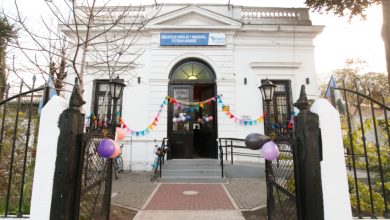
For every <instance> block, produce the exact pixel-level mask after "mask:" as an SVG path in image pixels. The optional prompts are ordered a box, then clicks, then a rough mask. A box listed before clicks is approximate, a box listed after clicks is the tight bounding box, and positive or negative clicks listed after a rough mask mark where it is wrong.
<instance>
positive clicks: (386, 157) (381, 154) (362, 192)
mask: <svg viewBox="0 0 390 220" xmlns="http://www.w3.org/2000/svg"><path fill="white" fill-rule="evenodd" d="M343 119H344V120H342V124H343V127H342V128H343V130H346V129H347V126H346V121H345V118H343ZM375 123H376V124H377V126H378V129H377V131H378V133H377V134H378V142H379V143H378V144H379V145H378V147H377V145H376V142H375V138H374V133H373V127H374V121H373V119H372V118H367V119H366V120H365V121H364V124H363V126H362V127H361V126H359V125H358V124H354V125H353V127H354V129H353V131H352V132H351V139H350V138H349V136H348V135H344V139H343V142H344V147H345V148H346V151H347V153H348V154H349V155H348V156H346V164H347V167H350V170H351V171H352V167H353V160H352V149H351V144H352V145H353V153H354V157H355V167H356V169H357V172H360V173H363V174H364V175H366V170H367V169H368V170H369V172H370V177H371V188H372V192H371V193H372V198H373V204H374V212H375V214H376V215H377V216H383V215H384V210H385V207H384V193H385V194H386V197H387V203H388V205H390V204H389V203H390V202H389V198H390V149H389V147H388V146H389V143H388V139H387V133H386V130H385V129H384V126H383V125H385V123H386V122H385V121H384V120H383V119H379V120H376V121H375ZM387 123H390V121H388V122H387ZM363 129H364V132H365V137H366V142H364V139H363V138H362V137H363V136H362V134H363V133H362V132H363ZM345 134H347V132H345ZM364 143H365V144H366V145H364ZM365 152H366V153H367V161H368V164H367V162H366V158H365V156H364V155H365ZM379 158H380V160H379ZM381 169H382V172H381V171H380V170H381ZM381 173H382V175H383V180H384V188H385V192H383V187H382V182H381ZM352 175H353V174H352ZM348 183H349V190H350V195H351V204H352V207H353V210H354V211H357V210H358V200H357V190H356V185H355V182H354V178H353V176H349V177H348ZM357 189H358V192H359V198H360V200H359V202H360V210H361V212H362V214H363V215H369V213H371V200H370V190H369V185H368V180H367V179H366V178H360V179H359V178H358V186H357ZM389 208H390V207H389Z"/></svg>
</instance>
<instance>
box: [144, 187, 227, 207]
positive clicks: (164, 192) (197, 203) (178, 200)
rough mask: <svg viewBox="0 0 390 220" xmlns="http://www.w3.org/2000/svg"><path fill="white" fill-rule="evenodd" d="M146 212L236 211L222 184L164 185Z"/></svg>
mask: <svg viewBox="0 0 390 220" xmlns="http://www.w3.org/2000/svg"><path fill="white" fill-rule="evenodd" d="M145 209H146V210H227V209H234V206H233V205H232V203H231V201H230V199H229V197H228V195H226V192H225V190H224V189H223V186H222V185H220V184H162V185H161V186H160V187H159V189H158V190H157V192H156V193H155V194H154V196H153V198H152V199H151V200H150V202H149V204H148V205H147V206H146V208H145Z"/></svg>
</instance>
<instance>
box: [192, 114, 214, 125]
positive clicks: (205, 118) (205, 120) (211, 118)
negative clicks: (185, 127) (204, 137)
mask: <svg viewBox="0 0 390 220" xmlns="http://www.w3.org/2000/svg"><path fill="white" fill-rule="evenodd" d="M212 120H214V118H213V116H211V115H210V116H203V117H202V118H198V119H197V120H196V121H197V122H198V123H200V124H204V123H206V122H210V121H212Z"/></svg>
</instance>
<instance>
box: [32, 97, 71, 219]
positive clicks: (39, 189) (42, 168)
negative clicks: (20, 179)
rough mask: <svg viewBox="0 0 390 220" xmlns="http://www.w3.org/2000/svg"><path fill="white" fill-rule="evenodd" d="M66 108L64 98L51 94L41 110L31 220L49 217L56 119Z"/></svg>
mask: <svg viewBox="0 0 390 220" xmlns="http://www.w3.org/2000/svg"><path fill="white" fill-rule="evenodd" d="M67 108H68V102H67V101H66V100H65V99H63V98H62V97H59V96H53V97H52V98H51V99H50V101H49V102H48V103H47V104H46V105H45V107H43V109H42V111H41V117H40V121H39V134H38V145H37V154H36V159H35V170H34V181H33V188H32V197H31V210H30V219H33V220H46V219H50V206H51V199H52V192H53V179H54V169H55V164H56V158H57V142H58V136H59V134H60V129H59V127H58V120H59V117H60V115H61V113H62V112H63V111H64V110H65V109H67Z"/></svg>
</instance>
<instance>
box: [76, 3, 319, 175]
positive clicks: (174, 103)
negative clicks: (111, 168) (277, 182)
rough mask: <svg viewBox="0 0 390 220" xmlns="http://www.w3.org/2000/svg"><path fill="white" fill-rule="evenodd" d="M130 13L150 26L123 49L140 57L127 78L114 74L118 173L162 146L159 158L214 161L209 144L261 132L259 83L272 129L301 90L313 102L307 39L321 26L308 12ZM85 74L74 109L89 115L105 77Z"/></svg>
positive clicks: (173, 8)
mask: <svg viewBox="0 0 390 220" xmlns="http://www.w3.org/2000/svg"><path fill="white" fill-rule="evenodd" d="M139 10H142V13H143V16H145V18H147V17H148V16H151V15H155V17H154V18H153V19H151V20H150V21H149V22H148V23H147V24H146V26H145V27H143V28H142V30H141V34H140V35H139V36H140V37H139V39H137V41H136V42H134V44H133V45H132V49H140V50H142V51H143V53H142V55H140V56H139V57H138V59H137V61H136V62H137V64H139V65H138V66H137V68H135V69H128V72H131V73H132V75H134V76H135V78H134V77H133V76H130V75H128V74H127V75H125V74H123V75H121V74H119V78H121V79H123V80H124V81H125V82H126V83H127V84H128V86H127V87H126V88H125V89H124V92H123V99H122V100H121V101H120V103H121V107H120V108H119V109H120V114H121V116H122V120H123V122H124V124H125V125H126V130H127V136H126V138H125V139H124V140H123V141H122V142H121V143H122V144H123V145H124V148H123V154H122V157H123V159H124V166H125V168H126V169H131V170H149V169H150V164H151V163H152V162H153V160H154V158H155V154H154V153H153V149H154V147H155V145H160V144H161V141H162V139H163V138H168V139H169V145H170V148H171V149H170V153H169V155H168V156H169V158H172V159H175V158H188V159H190V158H215V159H217V155H218V154H217V142H216V141H215V140H216V139H217V138H219V137H232V138H245V136H246V135H248V134H250V133H253V132H258V133H263V131H264V129H263V122H262V120H261V116H262V115H263V114H264V110H263V109H264V107H263V101H262V98H261V94H260V91H259V89H258V87H259V86H260V85H261V82H262V80H265V79H269V80H271V81H272V82H274V83H275V84H276V85H277V86H278V87H277V91H276V93H275V95H276V97H275V99H274V101H273V105H272V108H271V109H272V110H271V113H270V114H271V115H272V118H273V120H274V124H275V126H279V127H280V128H281V129H283V128H285V127H286V126H287V125H288V122H289V119H290V116H291V114H293V107H292V102H293V101H296V100H297V98H298V95H299V90H300V86H301V85H302V84H304V85H306V92H307V94H308V97H309V98H312V99H314V98H315V97H317V96H318V95H319V87H318V85H317V78H316V70H315V63H314V46H313V39H314V38H315V37H316V36H317V35H318V34H319V33H321V31H322V29H323V27H322V26H313V25H312V24H311V21H310V18H309V13H308V9H305V8H262V7H246V6H245V7H244V6H231V5H230V6H227V5H214V4H202V5H184V4H167V5H163V6H162V7H161V10H159V11H158V10H157V9H156V7H155V6H153V5H151V6H145V7H141V8H139ZM156 13H158V14H157V15H156ZM130 61H131V60H130V57H129V62H130ZM89 62H93V60H90V61H89ZM86 72H87V73H89V74H86V76H85V80H84V81H85V82H84V99H85V101H86V102H87V104H86V105H85V106H84V109H85V112H86V115H87V116H91V115H92V114H91V113H94V115H96V116H98V115H99V112H97V111H99V110H98V109H99V92H101V94H103V92H104V91H105V90H104V86H103V85H102V84H99V83H100V82H103V84H104V82H106V81H105V80H107V79H108V76H107V75H104V74H93V73H94V72H95V70H94V69H93V68H89V67H87V68H86ZM73 77H74V76H72V75H70V77H69V79H71V78H73ZM130 77H131V78H133V79H135V80H132V81H131V83H129V82H130V81H128V80H129V79H130ZM99 85H102V86H101V88H99ZM167 96H169V97H170V98H171V99H166V97H167ZM164 100H165V101H164ZM218 102H219V103H218ZM221 102H223V104H222V103H221ZM222 105H223V106H224V108H222V107H223V106H222ZM160 109H161V110H160ZM227 112H228V114H227Z"/></svg>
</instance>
